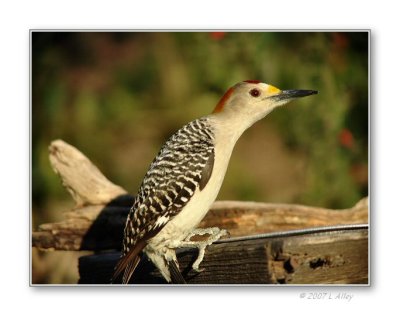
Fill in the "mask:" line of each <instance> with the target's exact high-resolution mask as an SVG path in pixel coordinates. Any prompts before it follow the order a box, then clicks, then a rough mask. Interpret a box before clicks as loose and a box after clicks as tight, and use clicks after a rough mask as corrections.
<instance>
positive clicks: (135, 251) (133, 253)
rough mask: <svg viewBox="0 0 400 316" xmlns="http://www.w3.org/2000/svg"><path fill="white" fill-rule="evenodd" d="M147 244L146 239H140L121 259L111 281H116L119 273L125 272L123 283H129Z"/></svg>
mask: <svg viewBox="0 0 400 316" xmlns="http://www.w3.org/2000/svg"><path fill="white" fill-rule="evenodd" d="M145 246H146V242H145V241H144V240H141V241H139V242H138V243H137V244H136V245H135V247H133V248H132V249H131V250H130V251H129V252H128V253H127V254H126V255H124V256H123V257H121V259H119V261H118V263H117V265H116V266H115V269H114V274H113V276H112V278H111V283H114V282H115V280H116V279H117V278H118V277H119V275H120V274H121V273H122V272H123V273H124V274H123V277H122V283H123V284H127V283H128V282H129V280H130V279H131V277H132V274H133V272H135V269H136V267H137V266H138V264H139V262H140V256H139V254H140V252H141V251H142V250H143V248H144V247H145Z"/></svg>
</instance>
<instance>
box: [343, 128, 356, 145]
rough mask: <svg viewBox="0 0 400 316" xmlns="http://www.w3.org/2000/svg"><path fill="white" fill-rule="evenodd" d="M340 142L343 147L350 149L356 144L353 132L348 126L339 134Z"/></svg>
mask: <svg viewBox="0 0 400 316" xmlns="http://www.w3.org/2000/svg"><path fill="white" fill-rule="evenodd" d="M339 142H340V144H341V145H342V146H343V147H346V148H349V149H350V148H353V146H354V137H353V134H352V133H351V132H350V131H349V130H348V129H347V128H344V129H342V130H341V132H340V134H339Z"/></svg>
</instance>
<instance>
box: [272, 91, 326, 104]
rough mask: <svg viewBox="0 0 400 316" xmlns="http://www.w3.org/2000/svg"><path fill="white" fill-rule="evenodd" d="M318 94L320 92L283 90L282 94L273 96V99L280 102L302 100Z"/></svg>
mask: <svg viewBox="0 0 400 316" xmlns="http://www.w3.org/2000/svg"><path fill="white" fill-rule="evenodd" d="M317 93H318V91H316V90H283V91H282V92H281V93H279V94H277V95H273V96H271V98H274V99H277V100H278V101H280V100H287V99H295V98H302V97H306V96H308V95H312V94H317Z"/></svg>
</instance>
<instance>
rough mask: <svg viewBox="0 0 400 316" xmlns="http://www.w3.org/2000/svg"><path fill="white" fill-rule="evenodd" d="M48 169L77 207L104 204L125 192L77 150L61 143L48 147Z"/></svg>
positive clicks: (60, 141) (59, 141)
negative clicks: (57, 178)
mask: <svg viewBox="0 0 400 316" xmlns="http://www.w3.org/2000/svg"><path fill="white" fill-rule="evenodd" d="M49 158H50V163H51V166H52V167H53V170H54V172H55V173H56V174H58V175H59V176H60V178H61V181H62V184H63V185H64V187H65V188H66V189H67V190H68V192H69V193H70V194H71V195H72V198H73V199H74V200H75V202H76V204H77V205H96V204H107V203H108V202H110V201H111V200H113V199H114V198H116V197H117V196H119V195H124V194H126V191H125V190H124V189H123V188H121V187H120V186H118V185H115V184H114V183H112V182H111V181H109V180H108V179H107V178H106V177H105V176H104V175H103V174H102V173H101V172H100V170H99V169H98V168H97V167H96V166H95V165H94V164H93V163H92V162H91V161H90V160H89V159H88V158H87V157H86V156H85V155H84V154H82V153H81V152H80V151H79V150H78V149H76V148H75V147H73V146H71V145H69V144H67V143H66V142H64V141H62V140H55V141H53V142H52V143H51V144H50V146H49Z"/></svg>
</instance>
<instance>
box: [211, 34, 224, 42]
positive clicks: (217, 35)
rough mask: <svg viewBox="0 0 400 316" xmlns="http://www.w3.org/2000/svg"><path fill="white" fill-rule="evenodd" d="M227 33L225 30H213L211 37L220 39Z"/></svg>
mask: <svg viewBox="0 0 400 316" xmlns="http://www.w3.org/2000/svg"><path fill="white" fill-rule="evenodd" d="M225 34H226V33H225V32H211V33H210V37H211V38H212V39H213V40H216V41H219V40H221V39H223V38H224V36H225Z"/></svg>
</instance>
